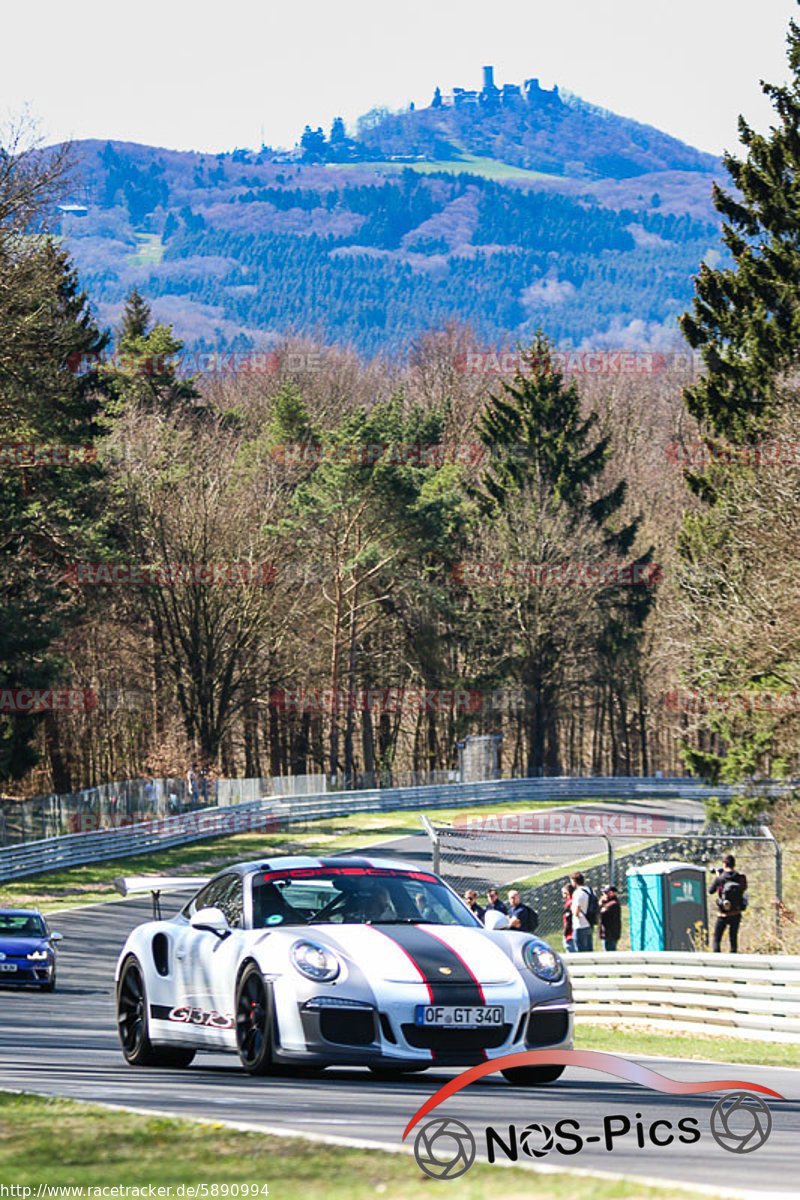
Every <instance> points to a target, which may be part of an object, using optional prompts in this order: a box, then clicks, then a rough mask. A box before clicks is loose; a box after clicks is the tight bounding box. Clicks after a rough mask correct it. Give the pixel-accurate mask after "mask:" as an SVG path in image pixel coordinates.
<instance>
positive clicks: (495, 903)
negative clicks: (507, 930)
mask: <svg viewBox="0 0 800 1200" xmlns="http://www.w3.org/2000/svg"><path fill="white" fill-rule="evenodd" d="M486 896H487V900H486V910H485V911H486V912H488V911H489V909H490V908H493V909H494V911H495V912H499V913H502V914H503V916H504V917H507V916H508V909H507V908H506V906H505V904H503V901H502V900H501V899H500V897H499V896H498V894H497V888H494V887H492V888H489V891H488V892H487V893H486Z"/></svg>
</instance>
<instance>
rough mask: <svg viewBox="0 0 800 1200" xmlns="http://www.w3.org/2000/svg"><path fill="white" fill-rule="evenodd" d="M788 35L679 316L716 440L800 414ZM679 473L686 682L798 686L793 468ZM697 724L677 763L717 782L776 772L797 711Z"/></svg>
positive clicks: (735, 687) (793, 90)
mask: <svg viewBox="0 0 800 1200" xmlns="http://www.w3.org/2000/svg"><path fill="white" fill-rule="evenodd" d="M787 43H788V61H789V66H790V68H791V78H790V81H789V83H787V84H786V85H785V86H782V87H777V86H773V85H771V84H767V83H762V85H761V86H762V90H763V92H764V93H765V94H766V95H767V96H768V97H769V98H770V99H771V101H772V103H773V105H774V107H775V110H776V113H777V118H778V119H777V121H776V122H775V124H774V126H773V127H772V128H771V129H770V131H769V133H768V134H766V135H760V134H756V133H755V132H754V131H753V130H752V129H751V128H750V126H749V125H748V124H747V122H746V121H745V119H744V118H743V117H740V119H739V133H740V138H741V142H742V145H743V147H744V149H745V151H746V153H745V155H744V157H743V158H741V159H739V158H736V157H734V156H733V155H730V154H729V155H726V156H725V160H724V161H725V165H726V167H727V170H728V173H729V175H730V177H731V180H732V182H733V184H734V185H735V187H736V189H737V194H736V195H732V194H730V193H728V192H725V191H723V190H722V189H721V188H718V187H715V190H714V203H715V205H716V207H717V209H718V211H719V212H720V213H721V214H722V216H723V218H724V224H723V239H724V242H725V245H726V246H727V248H728V251H729V253H730V256H731V260H732V265H728V266H723V267H720V268H719V269H716V270H712V269H711V268H709V267H708V266H706V265H704V266H703V267H702V268H701V270H700V274H699V275H698V277H697V278H696V280H695V288H696V296H695V299H694V302H693V308H692V312H691V313H687V314H686V315H685V316H684V317H683V319H682V328H683V332H684V336H685V337H686V339H687V341H688V342H689V344H690V345H691V346H693V347H696V348H699V349H700V351H701V354H702V358H703V362H704V365H705V373H704V375H703V377H702V378H701V379H700V380H699V382H698V383H696V384H694V385H693V386H692V387H690V388H688V389H687V390H686V391H685V393H684V399H685V403H686V407H687V409H688V411H689V412H690V413H691V414H692V416H693V417H695V418H696V420H697V421H698V422H699V424H700V427H701V431H702V432H703V434H704V435H705V436H706V438H707V440H708V441H709V442H710V443H712V444H713V443H715V442H718V441H719V439H729V440H732V441H735V442H736V441H743V442H753V441H757V442H760V441H763V440H765V439H770V440H771V439H776V440H777V441H779V442H780V441H783V440H784V439H786V440H787V441H788V440H791V439H792V438H793V430H795V429H796V426H797V418H798V412H799V411H800V404H799V398H798V393H797V388H796V385H795V384H794V382H793V380H792V374H793V370H795V369H796V366H797V362H798V359H799V358H800V306H798V303H797V296H798V290H799V289H800V27H798V25H797V24H796V23H795V22H793V21H792V22H790V26H789V33H788V39H787ZM752 457H753V456H752V455H751V458H752ZM687 483H688V485H689V487H690V488H691V490H692V491H693V492H694V493H695V495H696V496H697V497H698V498H699V499H700V501H701V502H702V505H703V507H702V508H701V509H700V510H699V511H694V512H690V513H688V514H687V516H686V517H685V519H684V523H683V527H682V530H681V536H680V543H679V549H680V554H681V560H682V568H681V575H680V578H679V591H678V596H677V602H678V610H677V611H678V614H679V620H680V641H681V644H682V645H683V646H686V647H688V652H687V653H685V654H684V658H683V660H682V666H681V682H682V683H684V684H686V685H689V686H690V687H693V688H698V689H700V690H701V691H703V692H705V691H707V692H710V693H713V694H714V695H718V694H721V695H722V696H724V695H725V694H726V693H728V692H737V693H739V694H740V695H746V694H747V693H748V692H749V691H753V690H759V689H768V690H769V689H776V690H777V691H778V692H781V691H787V692H791V691H793V690H794V689H796V688H797V687H798V682H800V641H799V640H798V637H797V633H796V630H797V592H796V579H795V578H794V571H793V563H794V561H795V560H796V522H795V519H794V514H795V513H796V511H797V507H798V504H800V491H799V490H798V481H797V471H796V466H791V467H790V468H789V469H788V470H787V469H785V468H783V467H779V466H776V467H774V468H772V469H770V470H769V471H765V470H764V469H763V468H761V469H759V468H758V467H755V466H754V465H753V463H752V462H750V463H748V462H747V456H746V455H744V454H743V455H735V456H733V460H732V461H725V456H724V455H722V456H718V458H717V459H716V460H714V459H712V461H711V462H710V463H709V465H708V466H707V467H706V468H705V469H704V470H703V471H702V472H698V473H694V474H692V473H687ZM792 629H794V633H792V632H791V630H792ZM693 720H694V724H695V725H696V726H697V727H699V728H700V730H701V731H702V732H701V735H700V736H701V737H703V740H702V741H700V742H699V745H698V743H697V741H696V740H695V739H694V738H692V739H691V740H687V741H686V742H685V744H684V747H683V754H684V759H685V761H686V763H687V765H688V766H689V767H690V768H691V769H692V770H694V771H696V772H698V773H701V774H703V775H704V776H705V777H707V778H709V779H712V780H713V779H716V778H722V779H725V780H726V781H730V782H736V781H739V780H741V779H743V778H747V777H748V776H751V775H752V774H753V773H754V772H756V771H768V772H772V773H778V770H779V764H780V759H781V754H782V752H783V751H785V750H786V749H787V747H788V749H789V751H790V752H791V751H794V752H795V753H796V752H797V746H798V736H797V718H796V716H795V717H794V718H793V717H792V716H791V715H789V716H787V715H786V714H784V715H783V716H780V715H777V714H773V713H769V712H748V711H744V712H743V713H742V712H726V711H724V710H723V711H720V710H718V709H712V711H710V712H708V713H703V714H701V715H700V716H699V717H696V718H693ZM793 727H794V729H793ZM707 731H710V732H711V734H712V735H713V739H714V740H713V745H712V748H711V749H709V748H708V747H709V739H708V736H707Z"/></svg>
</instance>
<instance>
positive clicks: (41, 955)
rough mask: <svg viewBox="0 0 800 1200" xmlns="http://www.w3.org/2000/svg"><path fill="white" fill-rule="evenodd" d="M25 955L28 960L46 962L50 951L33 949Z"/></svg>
mask: <svg viewBox="0 0 800 1200" xmlns="http://www.w3.org/2000/svg"><path fill="white" fill-rule="evenodd" d="M27 957H28V961H29V962H46V960H47V959H48V958H49V957H50V953H49V951H47V950H33V951H31V953H30V954H29V955H28V956H27Z"/></svg>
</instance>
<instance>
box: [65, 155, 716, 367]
mask: <svg viewBox="0 0 800 1200" xmlns="http://www.w3.org/2000/svg"><path fill="white" fill-rule="evenodd" d="M77 151H79V154H80V171H81V178H82V180H83V188H82V189H78V191H77V192H76V193H75V194H76V195H77V196H78V197H79V198H80V199H81V200H82V201H83V202H84V203H85V205H86V208H87V210H88V211H87V213H86V215H85V216H83V217H81V218H76V217H69V216H67V217H65V218H64V221H63V222H62V233H63V234H64V235H65V239H66V245H67V246H68V247H69V249H70V252H71V253H72V255H73V256H74V260H75V263H76V265H77V267H78V269H79V271H80V276H81V280H82V282H83V283H84V286H86V287H87V288H88V290H89V292H90V295H91V296H92V299H93V302H94V303H95V305H98V306H101V307H102V308H103V310H104V311H109V309H110V308H111V307H112V306H113V312H114V315H115V317H116V314H117V313H118V311H119V308H120V307H121V304H122V301H123V299H124V297H125V295H126V294H127V293H128V292H129V291H130V289H131V286H132V285H135V286H136V287H137V288H138V289H139V290H140V291H141V292H142V293H143V294H146V295H147V296H148V297H149V298H150V299H151V300H152V301H154V302H155V304H156V307H157V308H158V309H159V310H160V311H162V312H169V313H175V314H176V315H177V323H178V324H179V326H180V329H179V332H180V334H181V336H182V337H185V339H186V340H187V344H189V345H191V346H211V345H213V346H215V347H222V346H229V347H233V346H237V347H242V346H254V345H259V344H263V343H264V341H265V340H268V339H274V338H275V337H277V336H281V335H286V334H288V333H293V334H298V333H300V334H313V335H314V336H316V337H321V338H323V339H325V340H327V341H332V342H337V343H340V344H346V345H350V346H352V347H353V348H354V349H356V350H358V351H359V352H360V353H362V354H381V353H391V354H394V355H395V356H396V357H398V358H400V357H402V356H403V355H404V354H405V353H406V350H407V347H408V345H409V342H410V341H411V340H412V339H414V338H415V337H417V336H419V335H420V334H421V333H423V332H424V331H425V330H427V329H431V328H436V327H438V326H441V325H442V324H443V323H444V322H446V321H449V320H457V321H460V322H462V323H466V324H469V325H470V326H471V327H472V328H473V330H474V332H475V333H476V335H477V336H479V337H481V338H483V339H484V340H485V341H487V343H490V344H492V345H498V344H501V343H503V342H508V341H509V340H510V341H511V342H512V343H513V341H514V340H516V339H522V340H530V338H531V337H532V336H533V334H534V333H535V331H536V329H537V328H538V327H540V326H543V327H546V328H547V331H548V333H549V334H550V336H551V337H552V338H553V339H554V340H556V341H557V342H558V343H559V344H562V345H566V344H570V345H579V344H582V343H587V344H591V342H592V340H593V339H595V340H596V339H597V338H598V337H602V336H604V335H605V336H611V335H612V333H613V331H618V332H617V333H616V336H617V338H618V344H623V342H625V339H627V341H630V340H632V339H634V338H636V339H638V340H637V344H640V343H641V342H642V340H643V339H644V340H646V339H647V338H650V339H651V340H652V339H653V337H655V338H656V339H657V340H660V341H661V342H662V343H665V342H666V341H667V340H668V337H669V336H670V335H669V334H668V333H667V332H666V331H667V328H669V330H670V333H671V336H672V337H673V338H674V336H675V321H676V319H677V317H678V316H679V315H680V313H681V312H682V311H683V310H684V309H685V308H686V306H687V305H688V303H689V301H690V299H691V294H692V284H691V277H692V274H693V273H694V271H695V270H696V269H697V264H698V262H699V260H700V259H703V258H707V257H709V256H711V257H712V258H713V256H716V257H717V258H719V256H720V254H724V253H725V251H724V247H723V246H722V245H721V243H720V239H719V224H718V221H717V220H716V218H715V217H714V215H713V212H708V211H705V210H703V209H702V206H701V207H700V208H699V209H697V208H695V203H694V202H695V199H696V196H697V194H698V190H699V189H701V187H702V186H703V185H704V186H705V190H706V192H709V191H710V182H711V178H712V176H711V174H703V173H701V172H693V173H690V172H680V173H679V172H669V171H661V170H659V173H657V174H651V175H649V176H648V177H647V180H646V182H642V183H641V185H640V186H639V185H636V184H635V183H633V184H630V185H626V186H628V187H629V191H628V192H626V193H625V194H624V195H615V197H614V199H613V202H610V203H605V202H603V200H601V199H599V198H598V197H597V196H595V195H592V194H590V193H589V192H588V191H587V192H582V191H581V188H580V186H578V185H577V184H576V185H575V189H574V190H573V191H572V192H570V191H569V190H568V191H567V192H565V193H563V194H562V192H560V191H559V190H558V189H556V188H553V187H550V186H544V185H542V184H539V183H538V181H537V180H536V179H535V178H531V179H528V180H515V179H512V180H508V181H503V182H500V181H497V180H493V179H491V178H486V177H483V176H482V175H481V174H480V173H473V174H469V173H460V174H451V173H448V172H446V171H441V170H436V169H433V166H435V164H433V165H432V169H431V170H430V172H427V170H426V173H421V172H418V171H416V170H415V169H413V168H412V167H410V166H397V168H396V169H395V168H392V169H390V170H389V171H388V173H387V172H383V173H379V172H378V171H375V170H372V169H370V168H367V167H362V168H359V169H356V168H355V167H350V168H348V167H347V166H342V167H341V168H340V167H337V166H335V165H330V164H329V165H325V164H322V165H306V164H302V163H299V162H294V163H288V164H281V163H278V162H274V161H269V160H265V159H263V157H262V156H254V155H251V156H249V158H248V161H247V162H239V161H237V160H235V156H218V157H211V156H208V157H206V156H203V155H194V154H188V153H185V154H178V153H177V152H169V151H161V150H155V149H152V148H150V147H130V146H125V145H121V144H113V145H112V144H111V143H106V144H105V145H103V146H102V147H101V145H100V144H99V143H98V144H94V145H93V144H91V143H83V144H81V145H80V146H79V147H78V148H77ZM467 169H468V168H467ZM551 182H552V181H551ZM565 183H566V181H565ZM569 186H570V187H571V186H572V185H571V184H570V185H569ZM615 186H616V185H615ZM671 190H672V192H673V193H674V194H672V203H671V205H670V204H668V203H667V202H666V201H665V200H662V195H663V196H664V197H667V195H668V194H670V193H671ZM689 210H691V211H689ZM143 251H144V253H142V252H143ZM553 284H555V285H556V286H555V287H553V286H552V285H553ZM345 298H346V300H347V301H348V302H345ZM195 317H196V319H197V322H195V320H193V318H195ZM634 322H638V323H639V326H640V327H641V328H638V331H637V330H631V329H629V326H631V324H632V323H634Z"/></svg>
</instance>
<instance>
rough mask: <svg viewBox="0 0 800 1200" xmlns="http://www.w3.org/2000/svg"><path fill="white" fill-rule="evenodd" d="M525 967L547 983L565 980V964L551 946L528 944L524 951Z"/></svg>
mask: <svg viewBox="0 0 800 1200" xmlns="http://www.w3.org/2000/svg"><path fill="white" fill-rule="evenodd" d="M522 957H523V959H524V960H525V966H526V967H529V968H530V969H531V971H533V973H534V975H536V976H537V977H538V978H539V979H544V980H546V982H547V983H558V982H559V981H560V980H562V979H563V978H564V964H563V962H562V961H561V959H560V958H559V957H558V955H557V954H555V953H554V952H553V951H552V950H551V949H550V947H549V946H545V945H542V944H541V943H539V942H527V943H526V945H525V946H524V948H523V951H522Z"/></svg>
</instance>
